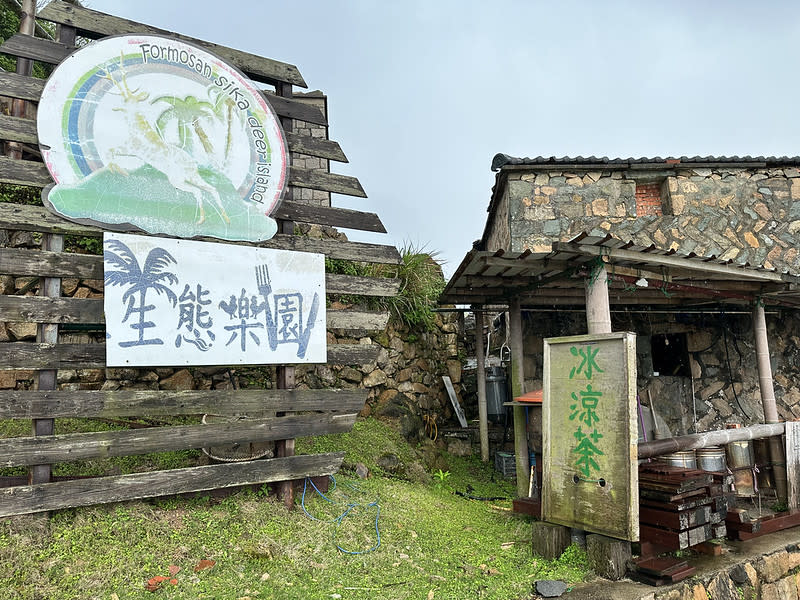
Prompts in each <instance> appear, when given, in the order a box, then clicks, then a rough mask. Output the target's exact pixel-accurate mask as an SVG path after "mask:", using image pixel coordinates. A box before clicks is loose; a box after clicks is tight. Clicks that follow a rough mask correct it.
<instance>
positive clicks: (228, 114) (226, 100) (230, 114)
mask: <svg viewBox="0 0 800 600" xmlns="http://www.w3.org/2000/svg"><path fill="white" fill-rule="evenodd" d="M215 96H216V97H215ZM208 97H209V98H211V99H212V101H213V109H212V110H213V111H214V114H215V115H216V117H217V119H219V120H220V121H222V122H224V123H225V130H226V131H225V151H224V153H223V161H224V163H227V162H228V158H229V156H230V152H231V148H232V147H233V123H234V115H235V116H236V117H238V119H237V120H239V121H241V122H244V114H243V113H242V111H240V110H234V109H235V108H236V103H235V102H234V101H233V100H232V99H231V97H230V96H228V95H227V94H226V93H225V92H223V91H222V90H221V89H219V88H218V87H216V86H211V87H209V89H208ZM264 142H265V143H267V145H269V142H268V140H266V139H265V140H264Z"/></svg>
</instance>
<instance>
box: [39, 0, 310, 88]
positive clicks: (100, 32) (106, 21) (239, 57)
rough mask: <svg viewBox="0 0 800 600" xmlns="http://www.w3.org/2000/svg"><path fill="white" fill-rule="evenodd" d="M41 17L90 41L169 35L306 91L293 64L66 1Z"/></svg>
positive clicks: (50, 6) (250, 73) (259, 77)
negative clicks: (116, 37)
mask: <svg viewBox="0 0 800 600" xmlns="http://www.w3.org/2000/svg"><path fill="white" fill-rule="evenodd" d="M38 17H39V18H40V19H44V20H46V21H52V22H54V23H60V24H62V25H70V26H72V27H75V28H76V29H77V32H78V35H80V36H82V37H87V38H90V39H98V38H101V37H105V36H108V35H124V34H129V33H153V34H156V35H166V36H169V37H173V38H177V39H180V40H183V41H186V42H189V43H192V44H196V45H198V46H201V47H203V48H205V49H206V50H208V51H209V52H212V53H213V54H216V55H217V56H219V57H220V58H222V59H224V60H225V61H227V62H230V63H232V64H233V65H235V66H236V67H238V68H239V69H241V70H242V71H244V72H245V73H246V74H247V75H248V76H249V77H250V78H251V79H255V80H256V81H266V82H269V83H274V82H281V81H282V82H286V83H291V84H293V85H297V86H299V87H303V88H304V87H307V86H306V82H305V80H304V79H303V77H302V76H301V75H300V71H298V69H297V67H296V66H294V65H291V64H288V63H284V62H280V61H277V60H272V59H269V58H264V57H261V56H257V55H255V54H250V53H249V52H243V51H241V50H235V49H233V48H227V47H225V46H219V45H217V44H212V43H210V42H206V41H203V40H198V39H196V38H192V37H188V36H184V35H180V34H177V33H174V32H172V31H167V30H165V29H159V28H158V27H152V26H150V25H145V24H143V23H137V22H135V21H130V20H128V19H122V18H120V17H114V16H112V15H107V14H105V13H101V12H98V11H95V10H90V9H88V8H81V7H77V6H73V5H71V4H67V3H66V2H60V1H57V2H51V3H50V4H48V5H47V6H46V7H45V8H44V9H43V10H42V11H41V12H40V13H39V14H38Z"/></svg>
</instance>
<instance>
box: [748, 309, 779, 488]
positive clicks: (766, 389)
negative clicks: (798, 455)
mask: <svg viewBox="0 0 800 600" xmlns="http://www.w3.org/2000/svg"><path fill="white" fill-rule="evenodd" d="M753 335H754V337H755V342H756V365H757V367H758V387H759V389H760V391H761V404H762V405H763V406H764V421H765V422H766V423H779V422H780V419H779V418H778V407H777V405H776V404H775V388H774V387H773V385H772V364H771V363H770V360H769V341H768V338H767V319H766V316H765V314H764V305H763V304H761V303H760V302H757V303H756V305H755V306H754V307H753ZM769 454H770V459H771V460H772V465H773V470H772V472H773V477H774V478H775V492H776V493H777V495H778V500H782V501H783V502H786V499H787V491H786V455H785V453H784V451H783V446H782V445H781V438H779V437H776V436H774V437H771V438H769Z"/></svg>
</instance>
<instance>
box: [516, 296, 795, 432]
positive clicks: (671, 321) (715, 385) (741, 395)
mask: <svg viewBox="0 0 800 600" xmlns="http://www.w3.org/2000/svg"><path fill="white" fill-rule="evenodd" d="M767 313H768V314H767V329H768V336H769V340H770V359H771V362H772V368H773V374H774V386H775V397H776V403H777V407H778V415H779V416H780V418H781V419H786V420H792V419H796V418H800V315H797V314H796V312H794V311H791V310H786V311H782V310H768V311H767ZM612 329H613V330H614V331H633V332H636V333H637V375H638V381H637V389H638V392H639V397H640V400H641V402H642V404H643V405H645V406H649V405H650V404H651V399H652V404H653V405H654V407H655V409H656V412H657V413H658V415H659V416H660V417H661V418H662V419H663V420H664V421H665V422H666V424H667V425H668V426H669V428H670V431H671V432H672V433H673V434H687V433H694V432H695V431H709V430H715V429H722V428H724V427H725V425H727V424H730V423H739V424H743V425H749V424H754V423H762V422H763V418H764V415H763V408H762V404H761V395H760V391H759V386H758V373H757V371H756V366H755V365H756V357H755V342H754V339H753V333H752V318H751V316H750V315H749V314H747V313H736V314H725V313H714V312H711V311H709V312H708V313H701V314H692V315H690V314H680V315H674V314H666V313H664V314H653V313H638V314H637V313H633V312H630V313H618V312H614V313H612ZM585 333H586V317H585V315H584V314H582V313H567V312H558V313H552V312H548V313H541V312H524V313H523V339H524V348H525V357H524V358H525V362H524V366H525V389H526V390H527V391H530V390H534V389H539V388H541V386H542V369H543V354H542V352H543V340H544V338H547V337H557V336H563V335H581V334H585ZM665 334H672V335H676V336H683V337H685V342H686V355H687V360H688V361H689V365H690V372H689V374H687V375H686V376H673V375H672V374H670V373H658V375H655V374H654V368H653V347H652V344H651V340H652V338H653V336H658V335H665ZM501 335H502V334H501ZM693 396H694V402H692V397H693ZM695 419H696V421H695Z"/></svg>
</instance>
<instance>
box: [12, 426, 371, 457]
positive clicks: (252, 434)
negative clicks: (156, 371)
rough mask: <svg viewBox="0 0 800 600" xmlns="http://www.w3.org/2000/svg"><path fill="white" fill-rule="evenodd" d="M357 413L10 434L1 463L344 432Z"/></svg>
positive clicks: (173, 448) (129, 454)
mask: <svg viewBox="0 0 800 600" xmlns="http://www.w3.org/2000/svg"><path fill="white" fill-rule="evenodd" d="M356 416H357V413H321V414H304V415H287V416H283V417H273V418H266V419H247V420H243V419H242V420H235V421H232V422H230V423H214V424H206V425H178V426H173V427H147V428H144V429H124V430H119V431H98V432H92V433H68V434H64V435H47V436H39V437H24V438H5V439H0V466H4V467H16V466H21V465H41V464H50V463H57V462H67V461H74V460H88V459H93V458H105V457H109V456H131V455H133V454H145V453H148V452H167V451H171V450H185V449H188V448H202V447H211V446H219V445H223V444H233V443H237V442H266V441H274V440H282V439H286V438H295V437H300V436H313V435H324V434H328V433H344V432H346V431H350V429H351V428H352V427H353V424H354V423H355V422H356Z"/></svg>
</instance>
